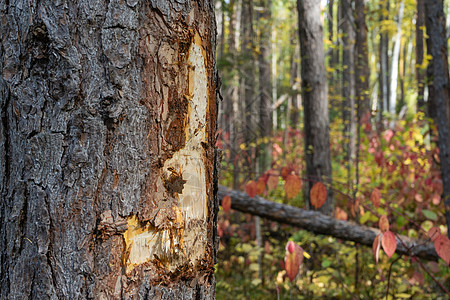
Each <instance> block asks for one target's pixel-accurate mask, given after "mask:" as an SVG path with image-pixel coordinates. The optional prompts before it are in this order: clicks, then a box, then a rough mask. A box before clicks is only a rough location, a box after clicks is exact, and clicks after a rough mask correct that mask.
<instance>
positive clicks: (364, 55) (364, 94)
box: [355, 0, 370, 122]
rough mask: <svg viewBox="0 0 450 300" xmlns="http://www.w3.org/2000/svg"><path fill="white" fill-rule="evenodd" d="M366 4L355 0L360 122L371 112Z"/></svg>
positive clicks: (356, 86)
mask: <svg viewBox="0 0 450 300" xmlns="http://www.w3.org/2000/svg"><path fill="white" fill-rule="evenodd" d="M366 13H367V11H366V6H365V1H364V0H356V1H355V25H356V38H355V91H356V92H355V94H356V104H357V106H358V114H359V115H358V116H357V119H358V122H359V121H360V120H361V116H365V115H366V114H368V113H370V99H369V81H370V68H369V51H368V41H367V25H366Z"/></svg>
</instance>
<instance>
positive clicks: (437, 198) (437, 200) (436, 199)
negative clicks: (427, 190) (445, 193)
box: [433, 193, 441, 205]
mask: <svg viewBox="0 0 450 300" xmlns="http://www.w3.org/2000/svg"><path fill="white" fill-rule="evenodd" d="M439 203H441V195H439V194H436V193H434V194H433V204H434V205H439Z"/></svg>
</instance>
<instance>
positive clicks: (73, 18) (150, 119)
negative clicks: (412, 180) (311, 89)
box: [0, 0, 217, 299]
mask: <svg viewBox="0 0 450 300" xmlns="http://www.w3.org/2000/svg"><path fill="white" fill-rule="evenodd" d="M213 8H214V2H212V1H198V2H197V1H195V2H189V1H157V0H152V1H137V0H127V1H118V0H112V1H106V2H103V1H84V0H80V1H47V0H44V1H35V0H30V1H25V2H24V1H1V2H0V22H1V26H0V35H1V39H0V41H1V45H0V46H1V51H0V71H1V79H0V101H1V102H0V107H1V123H0V161H1V164H0V166H1V167H0V192H1V202H0V217H1V218H0V236H1V240H0V253H1V266H0V267H1V272H0V273H1V278H0V298H1V299H28V298H31V299H131V298H133V299H136V298H139V299H144V298H151V299H155V298H159V299H200V298H204V299H213V298H214V275H213V270H214V258H215V250H216V246H215V245H216V244H215V239H216V235H215V215H216V209H217V205H216V201H215V200H214V192H215V188H214V184H213V183H214V178H216V176H215V174H214V173H215V167H214V166H215V162H214V159H215V151H214V145H215V130H216V114H217V112H216V109H217V108H216V73H215V62H214V59H215V51H214V49H215V34H216V33H215V21H214V12H213Z"/></svg>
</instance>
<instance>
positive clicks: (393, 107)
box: [388, 1, 405, 126]
mask: <svg viewBox="0 0 450 300" xmlns="http://www.w3.org/2000/svg"><path fill="white" fill-rule="evenodd" d="M404 8H405V2H404V1H401V2H400V7H399V10H398V16H397V33H396V34H395V40H394V49H393V50H392V64H391V72H390V74H391V78H390V81H389V83H390V94H389V106H388V111H389V113H390V114H391V116H395V115H396V113H397V87H398V77H399V76H398V75H399V69H400V66H399V62H400V44H401V41H402V20H403V12H404ZM393 124H394V123H393V122H391V126H393Z"/></svg>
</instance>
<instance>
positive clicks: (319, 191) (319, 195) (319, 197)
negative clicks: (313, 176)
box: [309, 182, 327, 209]
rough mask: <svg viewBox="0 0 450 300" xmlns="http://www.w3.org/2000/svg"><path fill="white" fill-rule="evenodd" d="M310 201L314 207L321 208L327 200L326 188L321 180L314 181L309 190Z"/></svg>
mask: <svg viewBox="0 0 450 300" xmlns="http://www.w3.org/2000/svg"><path fill="white" fill-rule="evenodd" d="M309 197H310V202H311V204H312V205H313V206H314V207H315V208H316V209H318V208H321V207H322V205H323V204H324V203H325V201H326V200H327V188H326V187H325V185H324V184H323V183H322V182H316V183H315V184H314V185H313V187H312V188H311V191H310V192H309Z"/></svg>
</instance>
